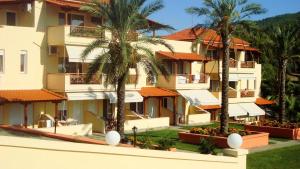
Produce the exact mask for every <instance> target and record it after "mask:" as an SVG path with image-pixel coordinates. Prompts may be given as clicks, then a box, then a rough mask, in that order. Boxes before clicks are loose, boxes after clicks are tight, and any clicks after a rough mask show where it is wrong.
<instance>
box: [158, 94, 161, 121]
mask: <svg viewBox="0 0 300 169" xmlns="http://www.w3.org/2000/svg"><path fill="white" fill-rule="evenodd" d="M161 106H162V97H159V98H158V116H159V117H161Z"/></svg>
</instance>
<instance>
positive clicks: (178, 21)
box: [150, 0, 300, 34]
mask: <svg viewBox="0 0 300 169" xmlns="http://www.w3.org/2000/svg"><path fill="white" fill-rule="evenodd" d="M163 2H164V5H165V8H164V9H162V10H160V11H159V12H157V13H155V14H153V15H152V16H150V18H151V19H153V20H155V21H158V22H160V23H163V24H168V25H170V26H172V27H174V28H175V29H176V30H182V29H184V28H188V27H192V26H194V25H196V24H199V23H204V22H203V21H204V20H205V18H198V17H196V16H192V15H190V14H187V13H186V12H185V9H186V8H188V7H191V6H197V7H201V6H202V0H163ZM251 2H254V3H260V4H261V5H262V6H263V7H264V8H266V9H267V13H265V14H262V15H258V16H254V17H252V18H250V19H252V20H260V19H263V18H267V17H271V16H276V15H280V14H285V13H295V12H300V0H249V3H251ZM159 34H167V33H166V32H160V33H159Z"/></svg>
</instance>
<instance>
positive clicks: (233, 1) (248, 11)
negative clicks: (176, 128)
mask: <svg viewBox="0 0 300 169" xmlns="http://www.w3.org/2000/svg"><path fill="white" fill-rule="evenodd" d="M202 1H203V5H204V6H205V7H200V8H199V7H190V8H188V9H186V11H187V12H188V13H190V14H194V15H197V16H203V15H204V16H207V17H208V18H209V21H210V24H209V25H210V27H211V28H213V29H215V30H217V31H218V32H219V34H220V35H221V39H222V45H223V48H222V53H223V56H222V108H221V127H220V132H221V133H222V134H227V133H228V119H229V115H228V86H229V55H230V46H231V45H232V42H231V41H230V40H231V37H232V35H233V33H234V31H235V29H236V27H237V26H238V25H241V24H243V23H245V22H243V20H244V19H245V18H248V17H249V16H251V15H255V14H261V13H264V12H265V10H264V9H263V8H262V7H261V5H259V4H255V3H251V4H248V1H247V0H202Z"/></svg>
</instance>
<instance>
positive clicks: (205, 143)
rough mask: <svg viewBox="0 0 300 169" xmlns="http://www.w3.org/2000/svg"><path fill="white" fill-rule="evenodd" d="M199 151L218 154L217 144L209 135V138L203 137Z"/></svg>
mask: <svg viewBox="0 0 300 169" xmlns="http://www.w3.org/2000/svg"><path fill="white" fill-rule="evenodd" d="M199 152H200V153H201V154H213V155H216V154H217V152H216V146H215V144H214V142H213V138H211V137H209V138H207V139H204V138H202V139H201V140H200V146H199Z"/></svg>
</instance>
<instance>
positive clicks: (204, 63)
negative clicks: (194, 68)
mask: <svg viewBox="0 0 300 169" xmlns="http://www.w3.org/2000/svg"><path fill="white" fill-rule="evenodd" d="M203 66H204V67H203V73H204V83H206V76H205V75H206V62H203ZM200 72H201V70H200ZM200 77H201V74H200Z"/></svg>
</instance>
